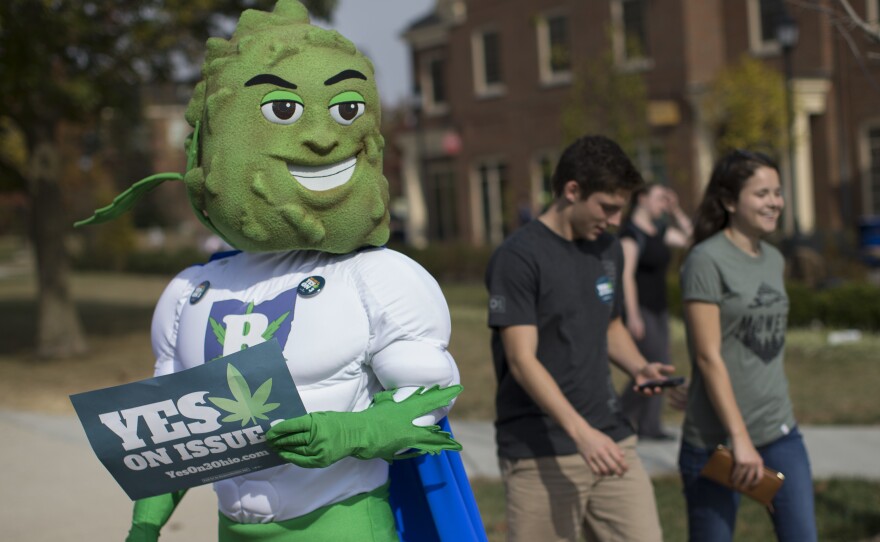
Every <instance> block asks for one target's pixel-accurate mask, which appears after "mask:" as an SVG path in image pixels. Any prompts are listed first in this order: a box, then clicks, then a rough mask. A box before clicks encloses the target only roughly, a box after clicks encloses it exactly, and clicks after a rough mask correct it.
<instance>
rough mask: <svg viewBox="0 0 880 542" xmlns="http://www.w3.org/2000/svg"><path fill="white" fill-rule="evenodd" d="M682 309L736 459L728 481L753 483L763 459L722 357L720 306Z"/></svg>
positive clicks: (695, 304) (699, 365)
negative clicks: (738, 403) (745, 420)
mask: <svg viewBox="0 0 880 542" xmlns="http://www.w3.org/2000/svg"><path fill="white" fill-rule="evenodd" d="M684 312H685V318H687V321H688V325H689V327H690V329H691V337H692V342H693V347H694V350H695V359H696V366H697V369H698V370H699V371H700V374H701V375H702V376H703V380H705V382H706V392H707V394H708V395H709V400H710V401H711V402H712V406H713V407H714V408H715V412H716V413H717V414H718V418H719V419H720V420H721V423H722V424H723V425H724V429H725V430H726V431H727V434H728V435H730V440H731V444H732V446H733V455H734V459H735V463H736V465H735V466H734V469H733V473H732V475H731V481H732V482H733V484H734V485H735V486H737V487H752V486H754V485H755V484H757V483H758V481H759V480H760V479H761V473H762V470H763V466H764V461H763V459H762V458H761V456H760V455H759V454H758V451H757V450H756V449H755V446H754V444H752V439H751V438H750V437H749V433H748V430H747V428H746V424H745V422H744V421H743V417H742V413H741V412H740V410H739V407H738V406H737V404H736V397H735V396H734V394H733V386H732V385H731V383H730V375H729V373H728V372H727V366H726V365H725V364H724V360H723V359H722V357H721V314H720V310H719V308H718V305H715V304H714V303H704V302H698V301H685V304H684Z"/></svg>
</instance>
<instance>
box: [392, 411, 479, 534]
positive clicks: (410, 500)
mask: <svg viewBox="0 0 880 542" xmlns="http://www.w3.org/2000/svg"><path fill="white" fill-rule="evenodd" d="M439 425H440V427H441V428H442V429H443V430H444V431H448V432H450V433H451V432H452V431H451V430H450V428H449V421H448V420H447V419H446V418H443V419H442V420H440V424H439ZM390 476H391V509H392V510H393V511H394V519H395V520H396V522H397V532H398V535H399V536H400V540H401V542H488V539H487V538H486V531H485V529H484V528H483V520H482V518H481V517H480V511H479V509H478V508H477V502H476V500H475V499H474V494H473V492H472V491H471V486H470V483H469V482H468V478H467V474H466V473H465V471H464V466H463V465H462V463H461V456H460V455H459V453H458V452H449V451H444V452H441V453H440V454H438V455H422V456H419V457H415V458H413V459H404V460H401V461H395V462H394V463H393V464H392V465H391V473H390Z"/></svg>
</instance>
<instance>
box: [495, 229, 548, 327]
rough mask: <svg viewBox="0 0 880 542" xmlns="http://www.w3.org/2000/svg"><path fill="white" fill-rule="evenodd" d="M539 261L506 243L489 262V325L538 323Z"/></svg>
mask: <svg viewBox="0 0 880 542" xmlns="http://www.w3.org/2000/svg"><path fill="white" fill-rule="evenodd" d="M537 286H538V284H537V268H536V263H535V262H534V261H533V260H531V259H529V258H527V257H525V255H523V254H522V253H520V252H519V251H517V250H515V249H513V248H512V247H509V246H507V245H502V246H501V247H500V248H499V249H498V250H497V251H495V254H494V255H493V256H492V259H491V261H490V262H489V267H488V269H487V271H486V288H487V289H488V290H489V327H507V326H516V325H537V324H538V319H537V315H536V310H535V306H536V295H537Z"/></svg>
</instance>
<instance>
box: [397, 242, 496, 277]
mask: <svg viewBox="0 0 880 542" xmlns="http://www.w3.org/2000/svg"><path fill="white" fill-rule="evenodd" d="M389 248H392V249H394V250H397V251H399V252H402V253H403V254H406V255H407V256H409V257H410V258H412V259H413V260H415V261H417V262H418V263H419V265H421V266H422V267H424V268H425V269H426V270H427V271H428V273H430V274H431V275H433V276H434V278H436V279H437V280H438V281H453V282H475V281H478V282H482V281H483V278H484V276H485V274H486V267H487V266H488V265H489V258H490V257H491V256H492V251H493V250H494V247H491V246H484V247H475V246H472V245H469V244H464V243H443V244H440V243H435V244H432V245H429V246H428V247H427V248H423V249H417V248H413V247H411V246H406V245H396V244H395V245H389Z"/></svg>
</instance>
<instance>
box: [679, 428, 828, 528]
mask: <svg viewBox="0 0 880 542" xmlns="http://www.w3.org/2000/svg"><path fill="white" fill-rule="evenodd" d="M757 450H758V453H759V454H761V457H762V458H763V459H764V464H765V465H766V466H768V467H770V468H771V469H774V470H778V471H780V472H782V473H783V474H784V475H785V482H784V483H783V484H782V487H781V488H780V489H779V492H778V493H777V494H776V496H775V497H774V498H773V508H774V512H773V513H771V514H770V518H771V519H772V521H773V527H774V529H775V530H776V538H777V540H779V541H780V542H815V540H816V539H817V537H818V535H817V533H816V517H815V511H814V508H813V478H812V475H811V474H810V459H809V457H807V450H806V448H805V447H804V440H803V437H802V436H801V434H800V431H798V430H797V428H794V429H793V430H792V431H791V433H789V434H788V435H785V436H784V437H782V438H780V439H777V440H775V441H773V442H771V443H770V444H766V445H764V446H760V447H759V448H758V449H757ZM712 451H713V450H705V449H702V448H697V447H695V446H691V445H690V444H688V443H687V442H682V443H681V451H680V453H679V456H678V467H679V470H680V471H681V479H682V482H683V483H684V495H685V500H686V501H687V511H688V532H689V533H690V538H689V540H690V542H727V541H730V540H732V539H733V527H734V523H735V521H736V511H737V509H738V507H739V500H740V494H739V493H737V492H735V491H731V490H730V489H727V488H726V487H724V486H721V485H719V484H716V483H715V482H712V481H711V480H707V479H706V478H703V477H701V476H700V470H701V469H702V468H703V465H705V464H706V462H707V461H708V460H709V455H711V453H712Z"/></svg>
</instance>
